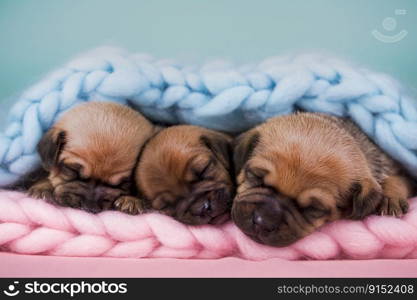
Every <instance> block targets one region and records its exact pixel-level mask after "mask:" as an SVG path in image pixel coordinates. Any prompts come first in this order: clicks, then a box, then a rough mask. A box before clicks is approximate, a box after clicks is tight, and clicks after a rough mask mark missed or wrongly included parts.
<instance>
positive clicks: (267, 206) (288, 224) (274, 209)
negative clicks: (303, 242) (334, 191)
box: [231, 189, 302, 247]
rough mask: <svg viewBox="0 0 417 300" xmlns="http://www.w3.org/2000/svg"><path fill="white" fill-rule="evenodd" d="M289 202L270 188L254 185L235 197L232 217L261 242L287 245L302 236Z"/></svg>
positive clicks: (281, 245) (272, 244) (277, 245)
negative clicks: (248, 190) (255, 187)
mask: <svg viewBox="0 0 417 300" xmlns="http://www.w3.org/2000/svg"><path fill="white" fill-rule="evenodd" d="M286 202H288V199H280V197H279V196H277V195H275V194H274V193H271V192H270V191H269V190H267V189H254V190H253V191H250V192H248V193H244V194H241V195H238V196H237V197H236V198H235V200H234V203H233V206H232V213H231V214H232V219H233V221H234V222H235V224H236V226H238V227H239V228H240V229H241V230H242V231H243V232H244V233H245V234H246V235H248V236H249V237H250V238H252V239H253V240H255V241H256V242H258V243H262V244H266V245H270V246H276V247H284V246H288V245H290V244H292V243H294V242H295V241H297V240H298V239H300V238H301V237H302V234H301V232H302V231H301V230H300V226H299V224H297V222H295V219H294V217H293V215H292V213H291V212H290V210H289V209H288V208H287V205H286V204H287V203H286Z"/></svg>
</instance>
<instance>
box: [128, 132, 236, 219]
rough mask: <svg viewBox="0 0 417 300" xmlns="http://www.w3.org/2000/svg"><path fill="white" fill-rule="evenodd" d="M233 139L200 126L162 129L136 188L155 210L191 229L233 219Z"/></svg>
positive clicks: (151, 145) (143, 163) (142, 165)
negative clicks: (231, 216)
mask: <svg viewBox="0 0 417 300" xmlns="http://www.w3.org/2000/svg"><path fill="white" fill-rule="evenodd" d="M231 161H232V149H231V138H230V137H228V136H227V135H225V134H222V133H219V132H215V131H211V130H208V129H204V128H201V127H197V126H189V125H179V126H172V127H168V128H166V129H163V130H161V131H160V132H159V133H158V134H157V135H156V136H155V137H154V138H152V140H150V141H149V143H148V144H147V145H146V147H144V149H143V153H142V155H141V157H140V160H139V164H138V167H137V169H136V174H135V176H136V177H135V178H136V185H137V188H138V190H139V191H140V192H141V196H143V197H144V199H145V201H147V203H148V204H149V206H151V207H152V208H153V209H155V210H158V211H160V212H162V213H164V214H167V215H169V216H172V217H174V218H175V219H177V220H178V221H180V222H183V223H185V224H190V225H199V224H207V223H210V224H219V223H223V222H225V221H226V220H228V219H229V216H230V206H231V202H232V198H233V192H234V188H233V187H234V184H233V180H232V174H231V172H232V171H233V166H232V165H231Z"/></svg>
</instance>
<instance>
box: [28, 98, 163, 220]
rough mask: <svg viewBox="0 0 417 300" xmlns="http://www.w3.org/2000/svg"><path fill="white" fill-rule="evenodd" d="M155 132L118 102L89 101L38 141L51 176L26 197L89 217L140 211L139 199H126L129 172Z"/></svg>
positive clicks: (67, 113) (144, 121) (138, 115)
mask: <svg viewBox="0 0 417 300" xmlns="http://www.w3.org/2000/svg"><path fill="white" fill-rule="evenodd" d="M154 130H155V129H154V126H153V125H152V124H151V123H150V122H149V121H148V120H146V119H145V118H144V117H143V116H142V115H140V114H139V113H138V112H136V111H134V110H132V109H130V108H128V107H126V106H123V105H120V104H115V103H110V102H89V103H85V104H82V105H78V106H76V107H74V108H72V109H71V110H69V111H67V112H66V113H64V114H63V116H62V117H61V118H60V119H59V120H58V122H57V123H56V124H55V125H54V126H53V127H52V128H51V129H50V130H49V131H48V132H47V133H46V134H45V135H44V136H43V138H42V139H41V141H40V142H39V145H38V151H39V154H40V157H41V160H42V166H43V168H44V169H45V170H46V171H47V172H48V173H49V175H48V177H47V178H46V179H44V180H41V181H39V182H37V183H36V184H34V185H33V186H32V187H31V188H30V189H29V194H30V195H32V196H34V197H38V198H46V199H48V200H51V201H53V202H55V203H57V204H59V205H63V206H69V207H74V208H81V209H84V210H87V211H89V212H93V213H97V212H100V211H102V210H105V209H111V208H116V209H118V210H121V211H123V212H127V213H132V214H134V213H138V212H140V211H141V210H142V203H141V201H139V200H138V199H136V198H134V197H132V196H129V194H130V193H131V190H132V186H134V184H133V180H132V173H133V169H134V167H135V165H136V161H137V157H138V155H139V152H140V150H141V148H142V147H143V145H144V144H145V143H146V142H147V141H148V139H149V138H150V137H151V136H152V135H153V134H154Z"/></svg>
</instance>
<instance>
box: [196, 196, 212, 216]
mask: <svg viewBox="0 0 417 300" xmlns="http://www.w3.org/2000/svg"><path fill="white" fill-rule="evenodd" d="M210 212H211V202H210V200H209V199H206V200H205V201H204V202H203V204H202V205H201V206H200V207H199V209H198V211H197V213H198V215H200V216H202V217H204V216H208V215H210Z"/></svg>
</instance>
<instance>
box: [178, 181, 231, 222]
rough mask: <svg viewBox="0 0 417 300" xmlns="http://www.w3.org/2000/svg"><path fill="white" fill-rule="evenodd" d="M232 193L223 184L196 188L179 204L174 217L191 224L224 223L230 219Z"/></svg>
mask: <svg viewBox="0 0 417 300" xmlns="http://www.w3.org/2000/svg"><path fill="white" fill-rule="evenodd" d="M231 202H232V193H231V191H230V189H229V188H228V187H226V186H223V185H217V186H216V187H215V188H213V189H210V188H205V189H200V190H198V189H196V190H195V191H194V192H193V193H192V194H191V195H190V196H189V197H187V198H185V199H182V200H180V201H179V203H178V204H177V207H176V209H175V212H174V216H173V217H174V218H176V219H177V220H178V221H180V222H182V223H185V224H189V225H202V224H222V223H225V222H227V221H228V220H229V219H230V208H231Z"/></svg>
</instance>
